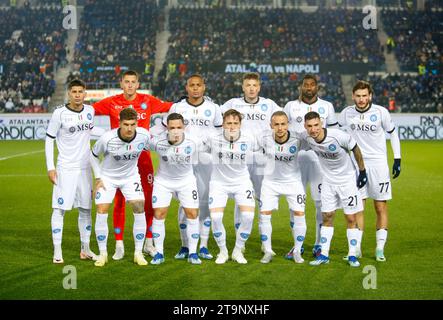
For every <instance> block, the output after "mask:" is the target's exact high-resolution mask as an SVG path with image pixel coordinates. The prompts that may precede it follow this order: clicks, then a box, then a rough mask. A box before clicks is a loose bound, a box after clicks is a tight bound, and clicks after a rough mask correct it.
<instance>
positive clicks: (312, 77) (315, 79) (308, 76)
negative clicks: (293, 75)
mask: <svg viewBox="0 0 443 320" xmlns="http://www.w3.org/2000/svg"><path fill="white" fill-rule="evenodd" d="M305 80H314V82H315V85H317V77H316V76H314V75H313V74H310V73H307V74H305V76H304V77H303V80H302V81H301V83H302V84H303V82H304V81H305Z"/></svg>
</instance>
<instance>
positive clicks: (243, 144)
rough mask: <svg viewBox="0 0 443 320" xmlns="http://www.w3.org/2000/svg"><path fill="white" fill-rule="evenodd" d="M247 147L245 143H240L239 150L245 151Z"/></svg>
mask: <svg viewBox="0 0 443 320" xmlns="http://www.w3.org/2000/svg"><path fill="white" fill-rule="evenodd" d="M247 148H248V146H247V145H246V143H242V144H241V146H240V149H241V151H246V149H247Z"/></svg>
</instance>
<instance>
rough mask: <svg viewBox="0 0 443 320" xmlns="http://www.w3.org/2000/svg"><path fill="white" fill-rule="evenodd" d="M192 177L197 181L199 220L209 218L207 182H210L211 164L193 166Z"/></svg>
mask: <svg viewBox="0 0 443 320" xmlns="http://www.w3.org/2000/svg"><path fill="white" fill-rule="evenodd" d="M193 167H194V175H195V179H196V181H197V190H198V197H199V209H200V212H199V215H200V218H201V219H205V218H208V217H209V206H208V198H209V181H210V180H211V173H212V164H203V163H198V164H196V165H194V166H193Z"/></svg>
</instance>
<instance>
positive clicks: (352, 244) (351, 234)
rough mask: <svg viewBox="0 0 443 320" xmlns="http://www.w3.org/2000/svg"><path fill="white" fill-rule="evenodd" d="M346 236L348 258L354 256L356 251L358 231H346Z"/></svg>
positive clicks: (354, 229)
mask: <svg viewBox="0 0 443 320" xmlns="http://www.w3.org/2000/svg"><path fill="white" fill-rule="evenodd" d="M346 236H347V238H348V247H349V251H348V256H356V255H357V250H358V236H359V230H358V229H357V228H353V229H347V230H346ZM322 249H323V247H322Z"/></svg>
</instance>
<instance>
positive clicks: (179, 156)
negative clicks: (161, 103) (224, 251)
mask: <svg viewBox="0 0 443 320" xmlns="http://www.w3.org/2000/svg"><path fill="white" fill-rule="evenodd" d="M166 124H167V129H168V130H167V131H166V132H164V133H162V134H161V135H160V136H158V137H153V138H152V141H151V144H150V149H151V150H153V151H156V152H157V153H158V155H159V159H160V166H159V169H158V172H157V174H156V175H155V179H154V190H153V192H152V206H153V208H154V220H153V222H152V236H153V239H154V246H155V249H156V251H157V253H156V254H155V256H154V259H152V261H151V264H161V263H163V262H164V261H165V258H164V252H163V242H164V240H165V219H166V215H167V213H168V209H169V205H170V203H171V198H172V196H173V195H176V196H177V198H178V200H179V201H180V205H181V206H182V207H183V209H184V212H185V215H186V224H187V228H186V232H187V242H188V243H187V246H188V248H189V256H188V261H189V262H190V263H192V264H201V260H200V259H199V257H198V255H197V244H198V239H199V237H200V234H199V219H198V207H199V200H198V191H197V180H196V178H195V176H194V172H193V167H192V165H193V164H195V163H197V161H198V160H197V159H195V155H197V151H198V147H199V144H198V143H196V142H194V141H193V140H191V139H189V138H188V137H187V136H185V133H184V130H185V124H184V119H183V116H182V115H181V114H178V113H171V114H169V115H168V117H167V119H166Z"/></svg>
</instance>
